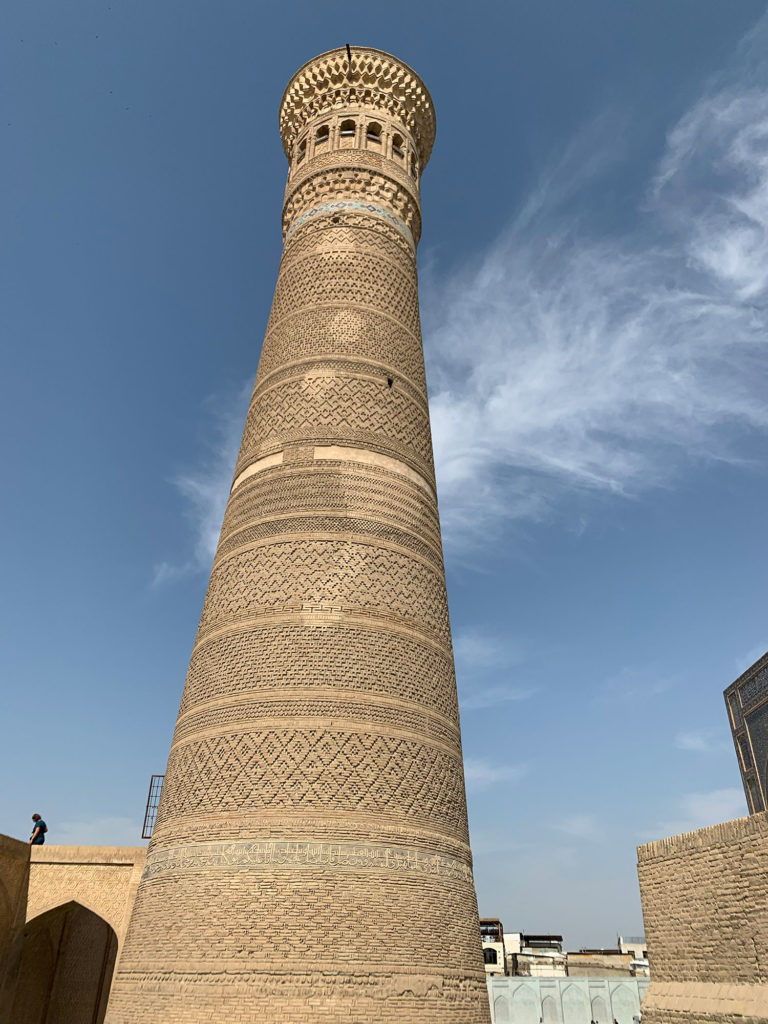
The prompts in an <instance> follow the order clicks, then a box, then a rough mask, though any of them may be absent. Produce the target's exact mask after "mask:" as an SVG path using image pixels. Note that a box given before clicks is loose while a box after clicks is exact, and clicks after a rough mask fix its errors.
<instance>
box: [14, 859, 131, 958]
mask: <svg viewBox="0 0 768 1024" xmlns="http://www.w3.org/2000/svg"><path fill="white" fill-rule="evenodd" d="M31 851H32V854H31V862H30V865H29V897H28V901H27V910H26V920H27V921H31V920H32V919H33V918H35V917H37V916H38V915H39V914H43V913H45V912H46V911H47V910H51V909H53V908H54V907H58V906H61V905H62V904H64V903H68V902H70V901H72V900H74V901H75V902H76V903H80V904H81V905H82V906H84V907H87V909H88V910H92V911H93V912H94V913H95V914H98V916H99V917H101V918H103V919H104V920H105V921H106V922H107V924H108V925H110V927H111V928H112V929H113V930H114V932H115V934H116V935H117V938H118V941H119V942H120V943H121V944H122V940H123V936H124V935H125V931H126V929H127V927H128V919H129V917H130V915H131V910H132V908H133V901H134V899H135V896H136V889H137V888H138V884H139V879H140V877H141V872H142V870H143V869H144V861H145V860H146V855H147V851H146V847H144V846H48V845H45V846H33V847H31Z"/></svg>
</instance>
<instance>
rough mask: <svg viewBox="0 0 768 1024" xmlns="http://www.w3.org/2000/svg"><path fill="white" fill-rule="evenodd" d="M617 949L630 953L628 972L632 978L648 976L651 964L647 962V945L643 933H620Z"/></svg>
mask: <svg viewBox="0 0 768 1024" xmlns="http://www.w3.org/2000/svg"><path fill="white" fill-rule="evenodd" d="M619 949H620V950H621V952H622V953H630V954H631V955H632V959H631V960H630V962H629V972H630V974H631V975H632V977H633V978H650V976H651V965H650V963H649V962H648V945H647V943H646V941H645V936H644V935H620V936H619Z"/></svg>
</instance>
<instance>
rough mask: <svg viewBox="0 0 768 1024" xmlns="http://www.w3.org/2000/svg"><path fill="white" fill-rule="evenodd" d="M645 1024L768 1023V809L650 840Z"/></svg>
mask: <svg viewBox="0 0 768 1024" xmlns="http://www.w3.org/2000/svg"><path fill="white" fill-rule="evenodd" d="M638 875H639V878H640V889H641V894H642V902H643V917H644V919H645V934H646V938H647V941H648V955H649V957H650V962H651V986H650V988H649V990H648V995H647V996H646V999H645V1002H644V1003H643V1022H644V1024H705V1022H706V1024H709V1022H718V1024H719V1022H726V1021H728V1022H736V1024H748V1022H749V1024H751V1022H753V1021H755V1022H756V1021H768V984H767V982H768V813H766V812H763V813H760V814H755V815H753V816H752V817H749V818H739V819H737V820H736V821H729V822H725V823H724V824H722V825H713V826H712V827H711V828H705V829H700V830H699V831H697V832H688V833H686V834H684V835H680V836H673V837H671V838H669V839H660V840H658V841H656V842H653V843H648V844H647V845H645V846H641V847H639V849H638Z"/></svg>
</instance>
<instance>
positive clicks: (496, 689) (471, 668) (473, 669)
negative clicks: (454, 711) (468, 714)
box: [453, 627, 536, 711]
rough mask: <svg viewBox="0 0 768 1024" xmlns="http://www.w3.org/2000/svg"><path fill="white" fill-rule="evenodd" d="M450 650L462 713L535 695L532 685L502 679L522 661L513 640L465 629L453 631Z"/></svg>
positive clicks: (486, 630)
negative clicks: (454, 660) (454, 666)
mask: <svg viewBox="0 0 768 1024" xmlns="http://www.w3.org/2000/svg"><path fill="white" fill-rule="evenodd" d="M453 651H454V656H455V659H456V678H457V681H458V686H459V702H460V704H461V708H462V710H463V711H477V710H480V709H483V708H491V707H495V706H496V705H499V704H507V703H510V702H514V701H519V700H526V699H527V698H528V697H531V696H532V695H533V694H534V693H535V692H536V687H535V686H530V685H526V684H522V683H520V682H519V680H517V679H515V680H514V681H513V680H511V679H509V678H506V677H507V676H508V675H509V673H510V672H511V671H512V669H513V667H514V666H516V665H519V664H521V663H522V662H523V661H525V654H524V652H523V648H522V645H521V644H520V643H518V642H517V641H516V640H515V639H514V638H513V637H510V636H502V635H500V634H498V633H494V632H492V631H491V630H489V629H487V628H478V627H467V628H465V629H461V630H458V631H457V633H456V635H455V637H454V641H453ZM500 679H501V681H500Z"/></svg>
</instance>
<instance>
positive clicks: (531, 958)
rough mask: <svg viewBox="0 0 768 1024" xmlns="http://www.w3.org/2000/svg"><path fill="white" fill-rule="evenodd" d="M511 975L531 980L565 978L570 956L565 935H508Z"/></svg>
mask: <svg viewBox="0 0 768 1024" xmlns="http://www.w3.org/2000/svg"><path fill="white" fill-rule="evenodd" d="M504 949H505V952H506V967H507V971H506V973H507V974H512V975H517V976H518V977H528V978H558V977H565V975H566V974H567V969H566V954H565V953H564V952H563V937H562V935H529V934H526V933H524V932H505V934H504Z"/></svg>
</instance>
